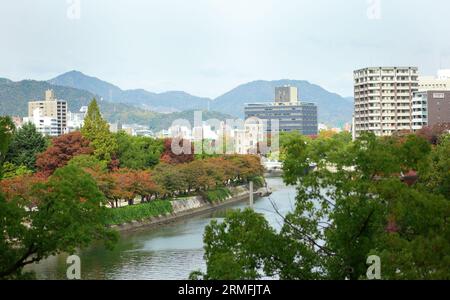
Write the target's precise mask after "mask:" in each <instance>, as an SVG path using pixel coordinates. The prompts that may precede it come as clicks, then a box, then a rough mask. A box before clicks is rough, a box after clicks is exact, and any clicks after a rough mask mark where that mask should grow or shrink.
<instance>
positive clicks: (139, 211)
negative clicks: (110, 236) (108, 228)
mask: <svg viewBox="0 0 450 300" xmlns="http://www.w3.org/2000/svg"><path fill="white" fill-rule="evenodd" d="M172 212H173V208H172V203H170V201H167V200H156V201H152V202H149V203H141V204H136V205H130V206H125V207H120V208H114V209H110V214H109V216H108V220H107V223H108V224H110V225H116V224H123V223H127V222H131V221H134V220H136V221H140V220H143V219H147V218H150V217H155V216H159V215H165V214H168V213H172Z"/></svg>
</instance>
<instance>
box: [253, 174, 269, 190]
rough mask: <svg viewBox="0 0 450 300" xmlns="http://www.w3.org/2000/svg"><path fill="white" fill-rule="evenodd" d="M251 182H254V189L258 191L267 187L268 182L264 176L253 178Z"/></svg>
mask: <svg viewBox="0 0 450 300" xmlns="http://www.w3.org/2000/svg"><path fill="white" fill-rule="evenodd" d="M249 181H253V187H254V188H257V189H258V188H261V187H263V186H265V185H266V180H265V179H264V177H262V176H255V177H252V178H250V179H249Z"/></svg>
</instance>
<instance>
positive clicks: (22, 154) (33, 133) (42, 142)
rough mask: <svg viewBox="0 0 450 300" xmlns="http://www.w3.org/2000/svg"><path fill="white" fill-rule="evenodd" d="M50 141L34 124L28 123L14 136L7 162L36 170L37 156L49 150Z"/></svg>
mask: <svg viewBox="0 0 450 300" xmlns="http://www.w3.org/2000/svg"><path fill="white" fill-rule="evenodd" d="M47 146H48V140H47V139H46V138H45V137H44V136H43V135H42V134H41V133H39V132H38V131H37V129H36V126H34V124H32V123H26V124H24V125H23V126H22V127H21V128H19V129H18V130H17V132H16V133H15V134H14V136H13V139H12V141H11V145H10V146H9V151H8V155H7V161H9V162H11V163H13V164H14V165H16V166H22V165H23V166H25V167H26V168H27V169H29V170H32V171H35V170H36V159H37V155H38V154H39V153H41V152H43V151H45V149H47Z"/></svg>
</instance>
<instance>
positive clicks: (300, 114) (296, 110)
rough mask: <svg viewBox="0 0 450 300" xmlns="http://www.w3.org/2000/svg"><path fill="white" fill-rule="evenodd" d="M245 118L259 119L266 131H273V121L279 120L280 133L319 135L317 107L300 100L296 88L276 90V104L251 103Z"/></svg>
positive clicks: (278, 88)
mask: <svg viewBox="0 0 450 300" xmlns="http://www.w3.org/2000/svg"><path fill="white" fill-rule="evenodd" d="M244 111H245V118H246V119H249V118H252V117H256V118H259V119H260V120H262V121H263V123H264V129H265V130H266V131H269V132H270V131H272V128H271V125H272V124H271V123H272V122H271V120H277V121H278V124H279V131H280V132H281V131H299V132H300V133H302V134H305V135H317V128H318V123H317V105H316V104H314V103H309V102H301V101H299V100H298V91H297V88H296V87H291V86H283V87H277V88H275V102H274V103H249V104H246V105H245V108H244Z"/></svg>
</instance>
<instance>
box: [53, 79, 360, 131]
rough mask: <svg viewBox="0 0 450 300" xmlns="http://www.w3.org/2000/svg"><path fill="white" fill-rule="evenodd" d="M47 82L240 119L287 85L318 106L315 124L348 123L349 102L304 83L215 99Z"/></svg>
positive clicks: (245, 88)
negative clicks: (247, 105) (249, 106)
mask: <svg viewBox="0 0 450 300" xmlns="http://www.w3.org/2000/svg"><path fill="white" fill-rule="evenodd" d="M48 82H49V83H52V84H56V85H60V86H67V87H73V88H77V89H82V90H86V91H89V92H91V93H94V94H97V95H100V96H101V97H103V99H107V100H112V102H116V103H117V102H119V103H127V104H132V105H134V106H139V107H142V108H146V109H150V110H153V111H157V112H180V111H185V110H207V109H208V105H209V109H210V110H212V111H217V112H221V113H224V114H227V115H231V116H234V117H239V118H243V117H244V106H245V103H249V102H273V99H274V90H275V87H277V86H283V85H291V86H295V87H297V88H298V89H299V95H300V100H302V101H308V102H314V103H316V104H317V105H318V113H319V122H322V123H326V124H329V125H333V126H342V125H344V124H345V123H347V122H351V117H352V113H353V98H351V97H346V98H344V97H342V96H340V95H338V94H336V93H332V92H329V91H327V90H325V89H324V88H322V87H320V86H318V85H316V84H312V83H309V82H308V81H305V80H289V79H283V80H273V81H267V80H257V81H252V82H249V83H245V84H242V85H239V86H238V87H236V88H234V89H232V90H230V91H229V92H227V93H225V94H223V95H222V96H219V97H217V98H215V99H209V98H204V97H197V96H193V95H190V94H188V93H185V92H180V91H170V92H165V93H152V92H149V91H146V90H143V89H135V90H122V89H120V88H119V87H117V86H116V85H113V84H111V83H108V82H106V81H103V80H100V79H98V78H95V77H91V76H87V75H85V74H83V73H81V72H79V71H70V72H67V73H64V74H61V75H59V76H57V77H55V78H53V79H50V80H49V81H48Z"/></svg>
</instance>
